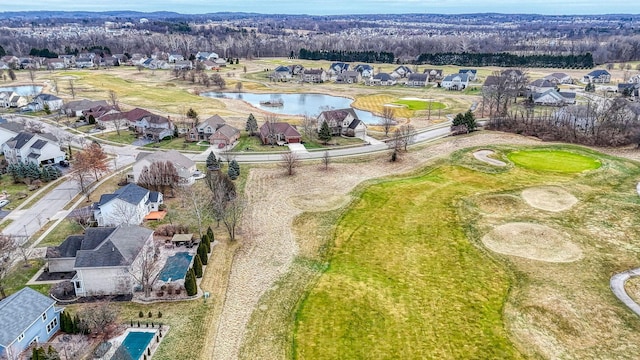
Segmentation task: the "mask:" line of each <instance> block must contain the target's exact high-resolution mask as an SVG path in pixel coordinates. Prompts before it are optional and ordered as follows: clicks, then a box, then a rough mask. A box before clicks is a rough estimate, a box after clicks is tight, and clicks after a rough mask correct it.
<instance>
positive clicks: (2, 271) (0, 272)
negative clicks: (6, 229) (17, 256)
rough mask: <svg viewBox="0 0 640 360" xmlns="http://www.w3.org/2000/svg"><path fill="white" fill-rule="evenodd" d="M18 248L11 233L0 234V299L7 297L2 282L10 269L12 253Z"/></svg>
mask: <svg viewBox="0 0 640 360" xmlns="http://www.w3.org/2000/svg"><path fill="white" fill-rule="evenodd" d="M17 249H18V244H17V242H16V240H15V238H14V237H13V236H11V235H5V234H0V296H1V298H0V299H4V298H5V297H7V294H6V293H5V290H4V285H5V284H4V282H5V279H6V278H7V275H8V274H9V270H11V264H12V263H13V254H14V253H15V251H16V250H17Z"/></svg>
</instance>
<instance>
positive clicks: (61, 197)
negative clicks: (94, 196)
mask: <svg viewBox="0 0 640 360" xmlns="http://www.w3.org/2000/svg"><path fill="white" fill-rule="evenodd" d="M25 118H28V119H29V120H30V121H39V122H41V123H42V124H43V125H44V129H45V132H49V133H52V134H54V135H56V136H58V138H61V139H62V138H64V139H66V141H67V142H70V143H71V144H72V145H74V146H77V147H82V146H83V145H84V144H86V142H87V138H90V136H89V135H84V134H82V135H79V134H75V133H72V132H70V131H67V130H65V129H62V128H59V127H56V126H54V125H51V124H49V123H46V122H44V121H41V120H40V119H38V118H33V117H26V116H25ZM11 120H12V121H20V120H21V117H20V116H14V117H13V118H12V119H11ZM448 135H449V123H443V124H438V125H436V126H433V127H430V128H428V129H426V130H424V131H421V132H419V133H417V134H416V136H415V139H414V143H420V142H426V141H431V140H435V139H439V138H442V137H446V136H448ZM369 143H370V145H366V146H359V147H352V148H345V149H335V150H328V151H329V154H330V156H331V157H344V156H356V155H362V154H367V153H373V152H379V151H384V150H388V149H389V147H388V145H387V144H386V143H384V142H381V141H377V140H375V139H372V138H369ZM102 147H103V148H104V149H105V152H107V153H110V154H112V155H115V159H114V160H113V162H112V163H111V164H110V167H111V168H112V169H121V168H123V167H126V166H129V165H131V164H132V163H133V162H134V161H135V158H136V156H137V155H138V154H139V153H140V152H141V149H139V148H137V147H135V146H132V145H128V146H113V145H108V144H102ZM210 151H214V152H216V153H218V154H217V155H218V156H221V155H222V156H223V154H220V153H219V151H220V150H219V149H217V148H214V147H210V148H209V149H207V150H205V151H203V152H202V153H200V154H193V155H189V154H185V155H186V156H187V157H189V158H191V159H192V160H194V161H199V162H204V161H206V159H207V156H208V155H209V152H210ZM296 153H297V154H298V156H299V157H300V159H301V160H313V159H321V158H322V157H323V156H324V151H312V152H309V151H306V150H300V151H296ZM223 158H224V156H223ZM233 158H234V159H235V160H236V161H238V162H242V163H260V162H278V161H282V155H281V154H279V153H275V154H252V153H233ZM47 191H48V193H47V194H46V195H45V196H44V197H42V199H40V200H39V201H38V202H36V203H35V204H34V205H32V206H31V207H30V208H28V209H22V208H21V207H18V208H16V209H15V210H13V211H12V212H11V213H10V214H8V215H7V216H6V219H11V220H12V222H11V224H9V225H7V226H6V228H5V229H4V230H3V231H2V233H4V234H11V235H14V236H16V237H17V238H19V239H23V240H22V241H23V242H24V241H26V240H27V239H28V238H29V237H30V236H31V235H33V234H35V233H36V232H38V231H39V230H40V229H41V228H42V227H43V226H44V225H46V224H47V222H49V221H50V220H54V219H59V218H60V217H64V216H66V215H67V213H68V211H65V210H63V209H64V207H65V206H66V205H67V203H68V202H69V201H71V199H73V198H74V197H75V196H76V195H78V194H79V193H80V188H79V185H78V184H77V183H76V182H75V181H74V180H72V179H68V180H67V181H65V182H63V183H62V184H60V185H58V186H57V187H55V188H53V189H50V190H47Z"/></svg>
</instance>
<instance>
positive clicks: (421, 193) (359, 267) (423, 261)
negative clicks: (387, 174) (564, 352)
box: [294, 167, 521, 359]
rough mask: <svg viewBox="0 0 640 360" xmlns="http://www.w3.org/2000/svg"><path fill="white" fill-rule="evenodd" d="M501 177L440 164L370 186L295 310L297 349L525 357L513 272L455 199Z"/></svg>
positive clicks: (309, 353) (339, 354)
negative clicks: (509, 305)
mask: <svg viewBox="0 0 640 360" xmlns="http://www.w3.org/2000/svg"><path fill="white" fill-rule="evenodd" d="M495 177H496V176H490V175H481V176H478V175H476V174H474V172H472V171H469V170H466V169H461V168H458V167H442V168H436V169H435V170H434V171H433V172H431V173H428V174H426V175H423V176H419V177H414V178H409V179H404V180H398V181H390V182H383V183H380V184H377V185H373V186H371V187H368V188H367V189H366V190H365V191H364V192H363V193H362V194H361V195H360V200H359V201H358V202H356V203H355V204H354V205H353V207H352V208H351V210H350V211H348V212H347V213H346V214H345V215H344V217H343V218H342V219H341V221H340V222H339V224H338V230H337V233H336V237H335V250H334V253H333V255H332V256H331V265H330V267H329V269H328V270H327V271H326V272H325V273H324V274H323V275H322V277H321V279H320V281H319V283H318V284H317V285H316V286H315V288H314V289H313V290H312V291H311V292H310V294H309V295H308V297H307V298H306V299H305V301H304V302H303V304H302V306H301V308H300V309H299V311H298V313H297V317H296V318H297V323H296V333H295V354H294V355H295V356H296V357H298V358H301V359H383V358H397V359H425V358H433V359H463V358H476V359H498V358H499V359H507V358H508V359H514V358H515V359H518V358H520V357H521V356H520V354H519V352H518V351H517V350H516V349H515V347H514V346H513V345H512V344H511V341H510V340H509V339H508V335H507V331H506V330H505V329H504V326H503V319H502V306H503V303H504V301H505V297H506V295H507V290H508V288H509V284H510V280H509V276H508V275H507V274H506V273H505V271H504V270H503V269H502V267H501V266H500V265H499V264H496V263H495V262H493V261H490V260H489V259H487V258H485V256H484V255H483V254H482V253H481V252H480V251H478V250H477V249H476V248H475V247H474V246H473V245H472V244H471V243H470V242H469V241H468V240H467V238H466V236H465V234H464V231H463V229H462V228H461V227H460V226H459V224H458V222H457V217H456V211H455V209H454V208H452V207H451V206H450V204H451V203H452V201H454V199H456V198H459V197H460V195H461V194H465V193H469V192H472V191H475V190H474V189H478V187H481V186H482V185H481V184H482V183H495V181H494V180H493V179H492V178H495ZM453 179H455V180H456V181H455V182H456V183H455V185H454V184H453V183H452V182H453V181H454V180H453Z"/></svg>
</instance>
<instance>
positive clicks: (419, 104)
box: [393, 99, 447, 111]
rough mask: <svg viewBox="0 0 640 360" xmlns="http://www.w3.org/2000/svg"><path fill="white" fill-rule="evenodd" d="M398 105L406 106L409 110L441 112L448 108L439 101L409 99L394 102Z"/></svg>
mask: <svg viewBox="0 0 640 360" xmlns="http://www.w3.org/2000/svg"><path fill="white" fill-rule="evenodd" d="M393 103H394V104H398V105H405V106H406V107H407V108H408V109H409V110H429V107H431V110H432V111H433V110H441V109H444V108H446V107H447V106H446V105H445V104H443V103H441V102H439V101H427V100H409V99H400V100H397V101H394V102H393Z"/></svg>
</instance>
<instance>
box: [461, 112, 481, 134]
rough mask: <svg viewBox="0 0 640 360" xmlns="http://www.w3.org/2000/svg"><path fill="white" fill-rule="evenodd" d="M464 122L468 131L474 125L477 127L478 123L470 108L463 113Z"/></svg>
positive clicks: (473, 128)
mask: <svg viewBox="0 0 640 360" xmlns="http://www.w3.org/2000/svg"><path fill="white" fill-rule="evenodd" d="M464 124H465V125H467V129H468V130H469V131H474V130H475V129H476V127H478V124H476V117H475V115H473V113H472V112H471V110H467V112H466V113H464Z"/></svg>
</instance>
